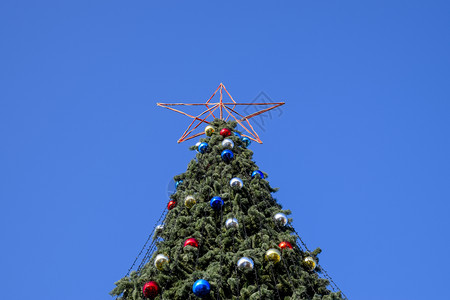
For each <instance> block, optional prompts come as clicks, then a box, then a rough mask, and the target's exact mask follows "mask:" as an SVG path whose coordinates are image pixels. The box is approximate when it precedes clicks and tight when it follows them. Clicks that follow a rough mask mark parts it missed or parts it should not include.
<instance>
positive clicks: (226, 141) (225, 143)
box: [222, 139, 234, 149]
mask: <svg viewBox="0 0 450 300" xmlns="http://www.w3.org/2000/svg"><path fill="white" fill-rule="evenodd" d="M222 147H224V148H230V149H233V147H234V143H233V141H232V140H230V139H224V140H223V141H222Z"/></svg>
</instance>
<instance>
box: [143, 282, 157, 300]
mask: <svg viewBox="0 0 450 300" xmlns="http://www.w3.org/2000/svg"><path fill="white" fill-rule="evenodd" d="M142 293H143V294H144V297H145V298H150V299H154V298H155V297H156V296H158V294H159V286H158V284H157V283H156V282H154V281H149V282H147V283H146V284H144V287H143V288H142Z"/></svg>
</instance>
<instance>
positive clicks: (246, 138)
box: [242, 136, 252, 147]
mask: <svg viewBox="0 0 450 300" xmlns="http://www.w3.org/2000/svg"><path fill="white" fill-rule="evenodd" d="M242 142H243V143H244V145H245V147H248V146H250V144H251V143H252V141H251V140H250V139H249V138H248V137H246V136H244V137H243V138H242Z"/></svg>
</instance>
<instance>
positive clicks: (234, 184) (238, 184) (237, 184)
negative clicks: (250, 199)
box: [230, 177, 244, 189]
mask: <svg viewBox="0 0 450 300" xmlns="http://www.w3.org/2000/svg"><path fill="white" fill-rule="evenodd" d="M230 186H231V187H236V188H239V189H240V188H242V187H243V186H244V182H243V181H242V179H240V178H237V177H235V178H233V179H231V180H230Z"/></svg>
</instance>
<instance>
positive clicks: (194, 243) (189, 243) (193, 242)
mask: <svg viewBox="0 0 450 300" xmlns="http://www.w3.org/2000/svg"><path fill="white" fill-rule="evenodd" d="M187 246H191V247H194V248H198V241H197V240H196V239H194V238H190V239H187V240H186V241H185V242H184V247H187Z"/></svg>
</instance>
